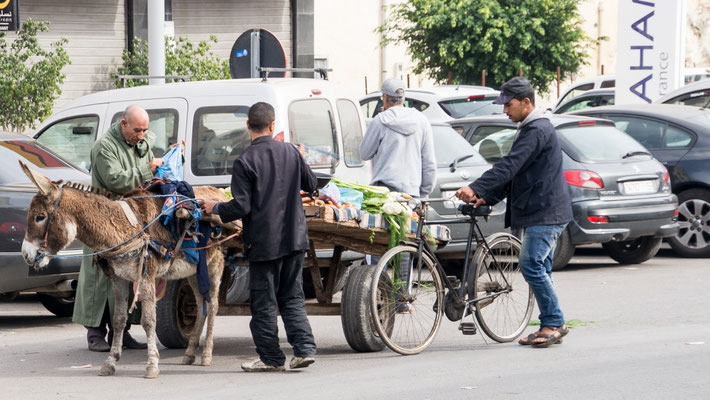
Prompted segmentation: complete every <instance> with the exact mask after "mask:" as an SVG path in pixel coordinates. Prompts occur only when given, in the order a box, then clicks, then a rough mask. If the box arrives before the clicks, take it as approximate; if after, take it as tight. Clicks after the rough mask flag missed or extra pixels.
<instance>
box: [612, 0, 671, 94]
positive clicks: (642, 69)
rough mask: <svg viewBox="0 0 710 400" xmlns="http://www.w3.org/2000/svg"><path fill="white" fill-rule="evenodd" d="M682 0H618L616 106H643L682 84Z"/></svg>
mask: <svg viewBox="0 0 710 400" xmlns="http://www.w3.org/2000/svg"><path fill="white" fill-rule="evenodd" d="M684 66H685V0H619V40H618V47H617V50H616V95H615V97H616V98H615V102H616V104H642V103H651V102H652V101H654V100H656V99H658V98H659V97H661V96H664V95H665V94H667V93H668V92H670V91H672V90H673V89H676V88H678V87H680V86H681V85H682V83H683V67H684Z"/></svg>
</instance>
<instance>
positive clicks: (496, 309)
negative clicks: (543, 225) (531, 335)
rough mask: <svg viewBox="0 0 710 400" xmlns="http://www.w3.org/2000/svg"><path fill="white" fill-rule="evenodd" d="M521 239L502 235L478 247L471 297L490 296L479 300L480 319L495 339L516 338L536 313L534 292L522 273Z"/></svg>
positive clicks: (478, 313)
mask: <svg viewBox="0 0 710 400" xmlns="http://www.w3.org/2000/svg"><path fill="white" fill-rule="evenodd" d="M520 248H521V243H520V241H519V240H518V239H516V238H514V237H511V236H500V237H497V238H495V239H493V240H491V241H490V242H488V247H487V248H486V247H485V246H483V245H481V246H479V247H478V249H476V254H474V262H475V265H476V271H475V273H474V274H473V286H472V288H475V292H473V293H472V291H471V290H469V299H473V298H482V297H487V296H490V297H488V298H486V299H483V300H480V301H477V302H476V303H475V308H476V319H477V320H478V323H479V325H480V326H481V329H483V331H484V332H485V333H486V334H487V335H488V336H489V337H490V338H491V339H493V340H495V341H496V342H499V343H505V342H510V341H513V340H515V339H516V338H517V337H518V336H520V334H521V333H523V331H524V330H525V327H526V326H527V325H528V322H530V317H531V316H532V312H533V303H534V299H535V297H534V295H533V292H532V289H531V288H530V287H529V286H528V284H527V282H526V281H525V278H524V277H523V275H522V273H521V272H520V264H519V262H518V260H519V259H520Z"/></svg>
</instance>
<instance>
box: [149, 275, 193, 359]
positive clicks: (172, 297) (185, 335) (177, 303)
mask: <svg viewBox="0 0 710 400" xmlns="http://www.w3.org/2000/svg"><path fill="white" fill-rule="evenodd" d="M196 318H197V302H196V301H195V295H194V293H193V292H192V288H191V287H190V283H189V282H188V281H187V279H180V280H175V281H168V283H167V286H166V288H165V296H164V297H163V298H162V299H160V301H158V303H157V305H156V320H157V321H156V324H155V333H156V335H157V336H158V340H160V343H161V344H162V345H163V346H165V347H167V348H171V349H184V348H186V347H187V344H188V343H189V341H190V333H191V332H192V329H193V328H194V326H195V320H196Z"/></svg>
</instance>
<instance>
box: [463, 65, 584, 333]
mask: <svg viewBox="0 0 710 400" xmlns="http://www.w3.org/2000/svg"><path fill="white" fill-rule="evenodd" d="M494 103H495V104H503V105H504V108H503V111H504V112H505V113H506V114H507V115H508V118H510V120H511V121H513V122H517V123H518V132H517V134H516V137H515V141H514V142H513V146H512V148H511V149H510V152H509V153H508V155H506V156H505V157H503V158H501V159H500V160H499V161H498V162H497V163H495V164H494V165H493V167H492V168H491V169H489V170H488V171H486V172H485V173H484V174H483V175H482V176H481V177H480V178H478V179H477V180H476V181H475V182H473V183H471V184H470V185H468V186H464V187H462V188H460V189H459V190H458V191H457V192H456V196H457V197H458V198H459V199H461V200H463V201H465V202H470V203H474V204H475V206H476V207H477V206H479V205H481V204H489V205H493V204H495V203H497V202H499V201H501V200H502V199H504V198H506V197H507V198H508V202H507V204H506V214H505V226H506V227H508V226H510V227H511V228H512V229H513V230H515V229H522V231H523V246H522V249H521V251H520V270H521V272H522V273H523V276H524V277H525V280H526V281H527V282H528V284H529V285H530V287H531V288H532V290H533V293H535V299H536V300H537V305H538V308H539V309H540V317H539V318H540V330H538V331H537V332H534V333H531V334H530V335H529V336H527V337H526V338H523V339H521V340H520V341H519V342H518V343H520V344H522V345H532V346H533V347H548V346H550V345H552V344H556V343H561V342H562V337H563V336H565V335H566V334H567V333H568V329H567V326H566V325H565V320H564V316H563V314H562V310H561V309H560V305H559V302H558V299H557V294H556V291H555V287H554V282H553V280H552V256H553V254H554V252H555V244H556V242H557V238H558V237H559V235H560V233H562V231H563V230H564V229H565V227H566V226H567V223H569V222H570V221H571V220H572V205H571V202H570V198H569V192H568V189H567V183H566V182H565V177H564V172H563V170H562V151H561V149H560V144H559V142H558V141H557V135H556V133H555V129H554V127H553V126H552V124H551V123H550V121H549V119H548V117H547V116H546V115H544V112H543V111H542V110H540V109H537V108H535V92H534V90H533V88H532V86H531V85H530V82H529V81H528V80H527V79H524V78H521V77H515V78H512V79H511V80H509V81H508V82H506V83H504V84H503V86H501V90H500V96H499V97H498V98H497V99H496V100H495V101H494Z"/></svg>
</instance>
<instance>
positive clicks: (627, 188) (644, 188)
mask: <svg viewBox="0 0 710 400" xmlns="http://www.w3.org/2000/svg"><path fill="white" fill-rule="evenodd" d="M655 191H656V185H654V182H653V181H631V182H624V192H626V194H647V193H654V192H655Z"/></svg>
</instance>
